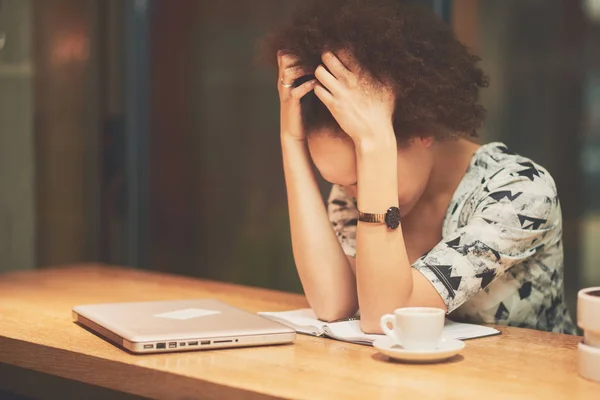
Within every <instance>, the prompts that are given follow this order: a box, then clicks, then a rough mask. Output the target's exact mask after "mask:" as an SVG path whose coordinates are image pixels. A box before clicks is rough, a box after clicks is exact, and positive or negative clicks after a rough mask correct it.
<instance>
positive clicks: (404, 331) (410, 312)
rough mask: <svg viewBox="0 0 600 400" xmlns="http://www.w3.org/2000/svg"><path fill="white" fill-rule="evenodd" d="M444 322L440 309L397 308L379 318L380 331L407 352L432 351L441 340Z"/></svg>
mask: <svg viewBox="0 0 600 400" xmlns="http://www.w3.org/2000/svg"><path fill="white" fill-rule="evenodd" d="M444 321H445V312H444V310H442V309H440V308H433V307H407V308H399V309H397V310H395V311H394V314H386V315H384V316H383V317H381V329H382V330H383V332H384V333H385V334H386V335H387V336H388V337H389V338H390V339H392V340H393V341H394V342H395V343H396V344H398V345H400V346H402V347H404V348H405V349H407V350H433V349H435V348H436V347H438V346H439V344H440V342H441V340H442V331H443V330H444ZM390 326H391V328H390Z"/></svg>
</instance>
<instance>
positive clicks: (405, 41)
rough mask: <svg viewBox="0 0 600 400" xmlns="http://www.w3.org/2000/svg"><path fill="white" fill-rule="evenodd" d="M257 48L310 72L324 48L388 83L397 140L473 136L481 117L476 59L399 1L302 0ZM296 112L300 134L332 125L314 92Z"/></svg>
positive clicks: (481, 81)
mask: <svg viewBox="0 0 600 400" xmlns="http://www.w3.org/2000/svg"><path fill="white" fill-rule="evenodd" d="M262 45H263V46H262V57H261V58H262V59H263V60H268V62H269V63H270V64H271V65H273V66H275V67H276V53H277V51H278V50H282V51H283V52H285V53H288V54H292V55H294V56H296V57H298V58H299V60H300V61H299V62H300V65H301V66H302V67H304V68H306V69H307V70H310V71H314V70H315V69H316V68H317V66H318V65H319V64H321V54H322V53H323V52H324V51H327V50H329V51H333V52H334V53H335V52H338V51H340V50H343V51H347V52H349V54H351V55H352V57H353V58H354V60H355V61H356V62H357V63H358V64H359V65H360V66H361V67H362V68H363V69H364V70H366V71H367V72H368V73H370V74H371V76H373V77H374V78H375V79H377V80H379V81H380V82H386V84H389V85H392V86H393V90H394V92H395V94H396V108H395V110H394V116H393V126H394V131H395V133H396V136H397V138H398V140H399V142H406V141H407V140H409V139H410V138H413V137H416V136H424V135H426V136H433V137H434V138H435V139H444V138H451V137H459V136H477V133H476V131H477V129H478V128H479V127H480V125H481V124H482V122H483V119H484V117H485V109H484V108H483V107H482V106H481V105H480V104H478V97H479V88H480V87H487V85H488V78H487V77H486V76H485V75H484V73H483V71H482V70H481V69H480V68H478V67H477V65H476V64H477V63H478V61H479V57H477V56H476V55H474V54H471V53H470V52H469V51H468V49H467V48H466V47H465V46H464V45H463V44H461V43H460V42H459V41H458V40H457V39H456V38H455V36H454V34H453V32H452V31H451V29H450V27H449V26H448V25H447V24H446V23H444V22H443V21H442V20H440V19H439V18H438V17H437V16H436V15H435V14H434V13H433V12H432V11H431V10H428V9H426V8H423V7H420V6H417V5H415V4H410V3H408V2H407V1H403V0H326V1H324V0H302V1H300V2H299V4H298V5H297V6H296V7H295V9H294V10H293V12H292V13H291V14H290V18H289V19H288V20H286V21H284V23H283V24H282V25H281V26H279V27H278V28H275V29H274V30H273V31H272V32H271V33H270V34H269V35H267V36H266V37H265V38H264V40H263V42H262ZM273 63H275V64H273ZM307 79H310V77H308V76H307V77H303V78H301V80H302V81H305V80H307ZM299 83H301V82H297V84H299ZM301 109H302V120H303V124H304V127H305V129H306V131H307V132H308V133H310V132H311V131H313V130H315V129H316V128H322V127H329V128H332V127H333V128H335V127H337V128H339V125H337V122H336V121H335V120H334V118H333V116H332V115H331V113H329V111H328V110H327V108H326V107H325V105H324V104H323V103H322V102H321V101H320V100H319V99H318V98H317V97H316V95H315V94H314V92H310V93H309V94H307V95H306V96H304V98H303V99H302V105H301Z"/></svg>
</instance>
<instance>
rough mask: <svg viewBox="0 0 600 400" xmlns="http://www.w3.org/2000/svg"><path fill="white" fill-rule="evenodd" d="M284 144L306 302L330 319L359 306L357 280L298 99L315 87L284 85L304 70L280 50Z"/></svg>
mask: <svg viewBox="0 0 600 400" xmlns="http://www.w3.org/2000/svg"><path fill="white" fill-rule="evenodd" d="M278 63H279V77H278V90H279V97H280V103H281V149H282V154H283V169H284V174H285V184H286V190H287V196H288V208H289V215H290V229H291V236H292V248H293V252H294V260H295V262H296V267H297V269H298V274H299V276H300V280H301V281H302V286H303V288H304V292H305V294H306V297H307V299H308V302H309V304H310V306H311V307H312V309H313V310H314V312H315V313H316V314H317V316H318V317H319V318H321V319H323V320H327V321H331V320H336V319H340V318H345V317H349V316H352V315H353V314H355V313H356V311H357V309H358V300H357V294H356V279H355V277H354V274H353V273H352V271H351V270H350V266H349V264H348V260H347V259H346V255H345V254H344V252H343V250H342V247H341V245H340V243H339V242H338V240H337V238H336V235H335V233H334V231H333V229H332V227H331V224H330V222H329V219H328V217H327V210H326V209H325V205H324V204H323V198H322V197H321V193H320V190H319V187H318V185H317V180H316V178H315V175H314V172H313V169H312V163H311V160H310V155H309V153H308V147H307V143H306V137H305V135H304V132H303V129H302V121H301V114H300V99H301V98H302V97H303V96H304V95H305V94H306V93H308V92H309V91H310V90H312V88H313V87H314V82H312V83H311V82H306V83H304V84H302V85H301V86H299V87H286V86H284V85H283V84H282V83H286V84H291V83H293V82H294V81H295V80H296V79H297V78H299V77H301V76H303V75H305V72H304V71H302V70H301V69H300V68H299V67H298V65H297V61H296V60H295V59H294V58H293V57H292V56H290V55H284V54H281V53H280V54H278Z"/></svg>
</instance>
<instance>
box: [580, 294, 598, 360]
mask: <svg viewBox="0 0 600 400" xmlns="http://www.w3.org/2000/svg"><path fill="white" fill-rule="evenodd" d="M577 325H578V326H579V327H580V328H581V329H583V335H584V339H583V341H584V343H585V344H586V345H588V346H592V347H596V348H600V287H591V288H586V289H581V290H580V291H579V293H578V294H577Z"/></svg>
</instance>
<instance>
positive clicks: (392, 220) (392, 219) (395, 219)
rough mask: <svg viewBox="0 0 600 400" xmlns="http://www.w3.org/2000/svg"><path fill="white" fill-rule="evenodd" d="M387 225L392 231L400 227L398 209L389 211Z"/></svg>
mask: <svg viewBox="0 0 600 400" xmlns="http://www.w3.org/2000/svg"><path fill="white" fill-rule="evenodd" d="M385 224H386V225H387V227H388V228H390V229H396V228H398V227H399V226H400V209H399V208H398V207H390V208H389V209H388V210H387V213H385Z"/></svg>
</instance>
